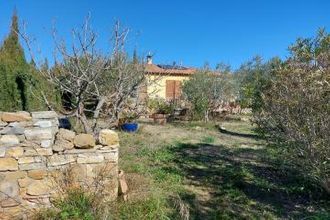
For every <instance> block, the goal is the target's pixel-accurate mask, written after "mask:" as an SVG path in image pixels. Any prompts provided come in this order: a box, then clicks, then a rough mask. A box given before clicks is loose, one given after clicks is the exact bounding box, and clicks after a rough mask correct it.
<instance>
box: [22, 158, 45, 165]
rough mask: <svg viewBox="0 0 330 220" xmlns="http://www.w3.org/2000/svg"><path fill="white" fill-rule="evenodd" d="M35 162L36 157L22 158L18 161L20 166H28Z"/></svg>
mask: <svg viewBox="0 0 330 220" xmlns="http://www.w3.org/2000/svg"><path fill="white" fill-rule="evenodd" d="M34 162H37V161H35V157H21V158H19V159H18V164H26V163H34ZM39 162H41V161H39Z"/></svg>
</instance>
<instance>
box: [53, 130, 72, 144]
mask: <svg viewBox="0 0 330 220" xmlns="http://www.w3.org/2000/svg"><path fill="white" fill-rule="evenodd" d="M75 136H76V133H75V132H74V131H70V130H67V129H64V128H60V129H59V130H58V133H57V135H56V138H57V139H58V140H61V139H63V140H67V141H70V142H73V140H74V138H75Z"/></svg>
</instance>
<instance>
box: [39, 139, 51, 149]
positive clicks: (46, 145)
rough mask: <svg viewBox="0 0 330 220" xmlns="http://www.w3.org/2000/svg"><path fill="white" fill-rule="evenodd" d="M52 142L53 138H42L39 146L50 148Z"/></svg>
mask: <svg viewBox="0 0 330 220" xmlns="http://www.w3.org/2000/svg"><path fill="white" fill-rule="evenodd" d="M53 144H54V141H53V140H42V141H41V142H40V146H41V147H43V148H50V147H51V146H52V145H53Z"/></svg>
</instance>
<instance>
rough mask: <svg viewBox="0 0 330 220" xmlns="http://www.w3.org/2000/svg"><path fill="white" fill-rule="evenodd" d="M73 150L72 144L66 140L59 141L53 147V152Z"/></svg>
mask: <svg viewBox="0 0 330 220" xmlns="http://www.w3.org/2000/svg"><path fill="white" fill-rule="evenodd" d="M73 148H74V145H73V143H72V142H70V141H66V140H64V139H58V140H56V141H55V144H54V146H53V151H55V152H62V151H64V150H70V149H73Z"/></svg>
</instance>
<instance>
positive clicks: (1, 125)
mask: <svg viewBox="0 0 330 220" xmlns="http://www.w3.org/2000/svg"><path fill="white" fill-rule="evenodd" d="M0 118H1V116H0ZM7 125H8V123H7V122H4V121H1V120H0V127H6V126H7Z"/></svg>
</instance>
